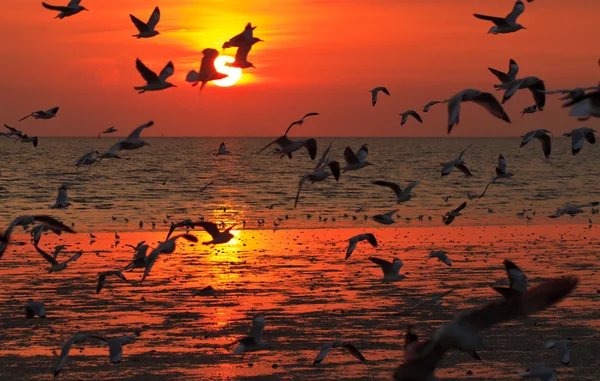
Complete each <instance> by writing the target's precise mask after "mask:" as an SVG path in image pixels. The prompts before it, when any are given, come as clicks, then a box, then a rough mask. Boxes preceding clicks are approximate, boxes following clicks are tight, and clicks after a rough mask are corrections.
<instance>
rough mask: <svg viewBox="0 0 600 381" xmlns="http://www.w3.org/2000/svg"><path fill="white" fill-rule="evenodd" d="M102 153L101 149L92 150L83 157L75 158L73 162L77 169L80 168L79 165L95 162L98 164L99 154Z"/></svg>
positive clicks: (88, 164)
mask: <svg viewBox="0 0 600 381" xmlns="http://www.w3.org/2000/svg"><path fill="white" fill-rule="evenodd" d="M99 154H100V151H98V150H96V151H92V152H88V153H86V154H85V155H83V156H82V157H80V158H79V159H77V160H75V161H74V162H73V164H75V167H76V168H77V169H79V167H81V166H82V165H83V166H90V165H93V164H96V163H97V162H98V161H99V158H98V155H99Z"/></svg>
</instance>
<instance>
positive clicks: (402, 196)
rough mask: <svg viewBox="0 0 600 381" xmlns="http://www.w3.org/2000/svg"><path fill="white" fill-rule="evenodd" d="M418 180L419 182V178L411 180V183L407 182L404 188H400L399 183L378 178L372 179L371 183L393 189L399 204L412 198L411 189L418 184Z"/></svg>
mask: <svg viewBox="0 0 600 381" xmlns="http://www.w3.org/2000/svg"><path fill="white" fill-rule="evenodd" d="M420 182H421V181H420V180H417V181H415V182H412V183H410V184H408V185H407V186H406V188H405V189H404V190H402V188H400V185H398V184H396V183H392V182H389V181H381V180H378V181H373V182H372V183H373V184H375V185H380V186H383V187H388V188H390V189H391V190H393V191H394V193H396V197H397V198H398V204H400V203H401V202H405V201H408V200H410V199H411V198H412V190H413V189H415V187H416V186H417V185H419V183H420Z"/></svg>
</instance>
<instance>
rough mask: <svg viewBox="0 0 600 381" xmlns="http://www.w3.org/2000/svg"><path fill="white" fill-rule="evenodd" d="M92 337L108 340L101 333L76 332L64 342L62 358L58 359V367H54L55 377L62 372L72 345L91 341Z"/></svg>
mask: <svg viewBox="0 0 600 381" xmlns="http://www.w3.org/2000/svg"><path fill="white" fill-rule="evenodd" d="M90 339H94V340H99V341H104V342H106V341H107V340H106V339H105V338H104V337H102V336H100V335H94V334H86V333H76V334H74V335H73V336H71V337H70V338H69V339H68V340H67V341H65V343H64V344H63V347H62V350H61V352H60V358H59V359H58V363H57V364H56V367H55V368H54V377H56V376H58V374H59V373H60V372H61V370H62V368H63V366H65V364H66V362H67V358H68V357H69V351H70V350H71V347H72V346H73V344H83V343H85V342H87V341H89V340H90Z"/></svg>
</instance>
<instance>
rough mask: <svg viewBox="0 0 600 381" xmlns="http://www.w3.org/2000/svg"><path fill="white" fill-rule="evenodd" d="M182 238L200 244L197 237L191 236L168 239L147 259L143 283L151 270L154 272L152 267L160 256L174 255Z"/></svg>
mask: <svg viewBox="0 0 600 381" xmlns="http://www.w3.org/2000/svg"><path fill="white" fill-rule="evenodd" d="M180 238H182V239H185V240H187V241H190V242H198V238H196V236H193V235H191V234H181V235H176V236H175V237H173V238H171V239H168V240H166V241H165V242H162V243H161V244H159V245H158V246H157V247H156V248H155V249H154V250H152V251H151V252H150V254H149V255H148V257H147V258H146V268H145V269H144V275H143V276H142V282H143V281H144V279H146V277H147V276H148V275H149V274H150V270H152V267H153V266H154V263H155V262H156V260H157V259H158V256H159V255H160V254H171V253H173V252H174V251H175V248H176V247H177V246H176V243H177V240H178V239H180Z"/></svg>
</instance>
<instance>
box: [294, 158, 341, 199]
mask: <svg viewBox="0 0 600 381" xmlns="http://www.w3.org/2000/svg"><path fill="white" fill-rule="evenodd" d="M327 168H329V170H327ZM331 175H333V178H334V179H335V181H339V180H340V163H338V162H337V161H335V160H333V161H330V162H328V163H326V164H323V165H321V166H320V167H319V168H316V169H315V170H314V171H313V172H311V173H307V174H306V175H304V176H302V178H301V179H300V183H299V184H298V193H296V200H295V201H294V209H296V206H298V199H299V198H300V191H301V190H302V186H303V185H304V183H305V182H306V181H307V180H308V181H310V182H311V184H314V183H316V182H320V181H325V180H327V178H328V177H329V176H331Z"/></svg>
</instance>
